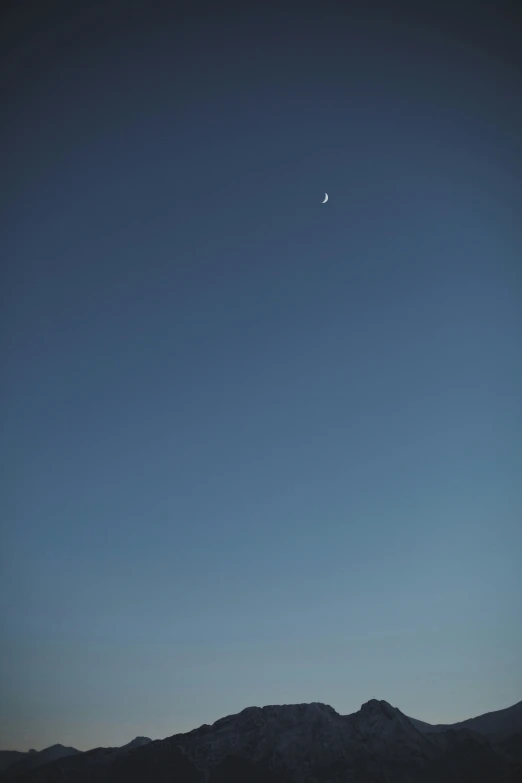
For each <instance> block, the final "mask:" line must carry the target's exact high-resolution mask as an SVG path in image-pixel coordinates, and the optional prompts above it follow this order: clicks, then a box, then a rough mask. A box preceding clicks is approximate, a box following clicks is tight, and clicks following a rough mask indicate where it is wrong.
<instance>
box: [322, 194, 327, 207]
mask: <svg viewBox="0 0 522 783" xmlns="http://www.w3.org/2000/svg"><path fill="white" fill-rule="evenodd" d="M327 201H328V193H325V194H324V199H323V201H322V202H321V203H322V204H326V202H327Z"/></svg>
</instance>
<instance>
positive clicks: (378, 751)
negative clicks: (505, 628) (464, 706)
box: [2, 699, 522, 783]
mask: <svg viewBox="0 0 522 783" xmlns="http://www.w3.org/2000/svg"><path fill="white" fill-rule="evenodd" d="M518 707H519V705H514V708H509V709H508V710H500V711H499V713H507V715H506V714H503V715H497V713H488V716H489V717H488V720H487V721H485V720H481V719H482V718H485V717H487V716H479V717H478V718H475V719H470V720H469V721H464V722H462V723H467V724H472V726H473V727H472V728H470V727H469V726H464V727H461V724H456V725H454V726H451V727H447V728H444V729H441V728H440V727H437V729H436V730H435V731H429V730H427V729H426V727H427V726H429V724H425V723H423V722H421V721H416V720H415V719H411V718H409V717H407V716H406V715H404V713H402V712H401V711H400V710H399V709H397V708H396V707H393V706H392V705H391V704H389V703H388V702H386V701H379V700H377V699H371V700H370V701H368V702H366V703H365V704H363V705H362V707H361V709H360V710H359V711H358V712H355V713H353V714H351V715H340V714H339V713H337V712H336V711H335V710H334V709H333V708H332V707H330V706H328V705H327V704H321V703H318V702H314V703H312V704H289V705H273V706H266V707H248V708H246V709H244V710H242V711H241V712H239V713H237V714H235V715H228V716H226V717H224V718H221V719H220V720H217V721H216V722H215V723H214V724H213V725H212V726H209V725H207V724H204V725H203V726H200V727H199V728H197V729H194V730H192V731H189V732H187V733H184V734H175V735H173V736H171V737H167V738H166V739H163V740H154V741H150V740H148V738H142V737H138V738H136V740H133V742H131V743H129V744H128V745H126V746H123V747H122V748H95V749H93V750H91V751H87V752H85V753H81V752H79V751H75V752H73V753H69V754H68V755H65V754H62V755H61V756H60V757H59V758H55V760H53V761H50V762H49V763H45V764H43V765H42V764H40V765H38V766H33V767H32V768H31V769H21V768H20V766H19V765H20V761H15V763H14V764H12V766H11V767H8V768H7V770H6V772H5V773H4V776H3V778H2V779H3V780H9V781H18V782H19V783H63V781H66V783H246V782H247V781H248V783H520V781H521V780H522V733H520V732H517V731H516V730H515V731H514V732H513V733H509V726H510V725H513V726H515V727H516V726H517V725H518V723H517V721H518V717H517V716H518V709H515V708H518ZM495 715H497V717H496V718H495ZM510 721H512V723H510ZM474 722H475V723H474ZM417 723H420V724H422V725H421V727H419V726H417V725H416V724H417ZM477 726H478V727H479V728H481V729H482V730H481V731H477V730H476V727H477ZM499 726H502V732H498V731H497V728H498V727H499ZM490 731H492V734H491V736H490V735H489V732H490ZM53 747H54V748H56V747H59V748H61V747H62V746H53ZM47 750H50V749H47ZM64 750H69V751H74V749H64ZM43 753H45V751H41V752H40V754H36V755H37V756H39V757H41V755H42V754H43ZM32 756H34V754H32Z"/></svg>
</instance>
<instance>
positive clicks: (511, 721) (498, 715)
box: [410, 701, 522, 737]
mask: <svg viewBox="0 0 522 783" xmlns="http://www.w3.org/2000/svg"><path fill="white" fill-rule="evenodd" d="M410 720H411V722H412V723H413V725H414V726H416V728H418V729H419V730H420V731H422V732H441V731H447V730H448V729H470V730H471V731H476V732H478V733H479V734H485V735H486V736H488V737H502V736H504V737H505V736H508V735H510V734H515V733H518V732H522V701H519V702H518V704H514V705H513V706H512V707H507V709H505V710H497V711H496V712H486V713H485V715H479V716H478V717H476V718H469V719H468V720H463V721H460V722H459V723H450V724H447V723H437V724H434V725H433V724H431V723H424V721H422V720H416V719H415V718H410Z"/></svg>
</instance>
